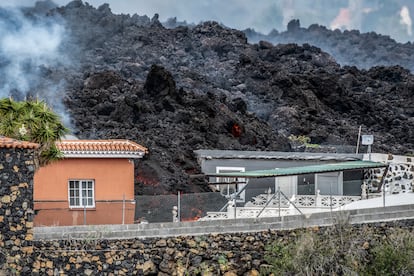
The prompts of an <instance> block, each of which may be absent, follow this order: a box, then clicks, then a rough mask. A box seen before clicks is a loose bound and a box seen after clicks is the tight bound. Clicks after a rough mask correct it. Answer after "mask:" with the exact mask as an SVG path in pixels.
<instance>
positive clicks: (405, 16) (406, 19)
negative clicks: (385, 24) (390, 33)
mask: <svg viewBox="0 0 414 276" xmlns="http://www.w3.org/2000/svg"><path fill="white" fill-rule="evenodd" d="M400 17H401V19H400V23H401V24H402V25H405V26H406V28H407V34H408V35H409V36H411V35H412V29H411V25H412V21H411V17H410V10H409V9H408V8H407V7H406V6H403V7H402V8H401V11H400Z"/></svg>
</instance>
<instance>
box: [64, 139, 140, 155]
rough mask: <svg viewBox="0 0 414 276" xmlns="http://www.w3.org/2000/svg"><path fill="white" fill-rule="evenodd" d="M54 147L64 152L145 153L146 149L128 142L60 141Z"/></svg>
mask: <svg viewBox="0 0 414 276" xmlns="http://www.w3.org/2000/svg"><path fill="white" fill-rule="evenodd" d="M56 146H57V148H58V149H60V150H61V151H63V152H64V153H65V152H69V151H70V152H73V151H76V152H102V153H105V152H108V153H109V152H124V153H135V152H140V153H142V152H143V153H147V152H148V149H147V148H145V147H143V146H141V145H139V144H137V143H135V142H132V141H129V140H62V141H60V142H56Z"/></svg>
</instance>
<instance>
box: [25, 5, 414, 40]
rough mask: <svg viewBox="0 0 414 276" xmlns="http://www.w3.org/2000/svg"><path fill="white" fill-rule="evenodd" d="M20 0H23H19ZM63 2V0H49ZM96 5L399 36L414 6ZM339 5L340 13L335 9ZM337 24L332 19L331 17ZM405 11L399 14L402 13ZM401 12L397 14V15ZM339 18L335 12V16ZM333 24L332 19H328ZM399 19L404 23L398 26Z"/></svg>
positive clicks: (240, 24) (239, 25) (261, 28)
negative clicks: (315, 25)
mask: <svg viewBox="0 0 414 276" xmlns="http://www.w3.org/2000/svg"><path fill="white" fill-rule="evenodd" d="M20 1H24V0H20ZM54 1H55V3H57V4H59V5H65V4H67V3H68V2H69V0H54ZM87 2H88V3H89V4H91V5H92V6H95V7H98V6H100V5H102V4H104V3H109V5H110V8H111V9H112V12H113V13H116V14H121V13H127V14H131V15H132V14H134V13H137V14H139V15H148V16H149V17H152V16H153V15H154V14H155V13H158V14H159V19H160V21H162V22H163V21H164V22H165V21H167V20H168V19H169V18H174V17H175V18H177V20H178V21H186V22H187V23H200V22H201V21H208V20H215V21H218V22H220V23H222V24H224V25H226V26H228V27H231V28H236V29H239V30H244V29H247V28H252V29H254V30H256V31H257V32H261V33H263V34H268V33H269V32H270V31H272V30H273V29H276V30H278V31H284V30H286V25H287V23H288V22H289V21H290V20H291V19H299V20H300V22H301V26H303V27H308V26H309V25H311V24H319V25H323V26H331V27H332V28H337V27H338V26H339V27H340V28H341V29H358V30H360V31H361V32H371V31H375V32H377V33H380V34H383V35H389V36H391V37H392V38H394V39H397V40H398V41H400V42H406V41H408V40H410V39H411V38H412V37H411V36H410V35H409V34H408V30H411V28H410V27H408V25H407V22H406V21H405V20H406V18H408V17H404V18H405V19H404V23H399V20H400V14H399V12H400V10H401V11H403V10H402V8H403V6H405V7H406V9H404V13H405V12H406V11H408V10H411V11H412V10H413V9H414V1H412V0H314V1H309V0H279V1H274V0H260V1H257V0H226V1H222V0H197V1H194V0H174V1H166V0H151V1H148V0H87ZM341 9H342V14H341ZM338 16H339V17H348V18H349V19H346V18H343V21H342V23H341V21H340V20H339V22H338V23H341V24H339V25H337V24H334V23H335V22H334V21H335V18H337V17H338ZM404 16H405V15H404ZM401 17H402V15H401ZM338 19H339V18H338ZM331 24H333V25H331ZM401 24H404V26H405V29H404V30H402V28H401Z"/></svg>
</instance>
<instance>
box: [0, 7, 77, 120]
mask: <svg viewBox="0 0 414 276" xmlns="http://www.w3.org/2000/svg"><path fill="white" fill-rule="evenodd" d="M29 15H30V16H27V15H24V14H23V12H22V10H21V9H19V8H17V7H12V6H8V7H5V6H4V7H0V97H2V98H3V97H10V96H11V97H13V98H14V99H16V100H24V99H27V98H38V99H39V100H44V101H46V102H47V103H48V104H49V105H50V106H51V107H52V108H53V109H54V110H55V111H56V112H57V113H59V114H60V115H61V117H62V120H63V121H64V123H65V125H66V126H68V127H70V125H69V121H70V120H69V116H68V115H67V114H66V113H65V111H64V110H65V108H64V105H63V102H62V99H63V96H64V95H63V93H64V92H65V89H64V87H65V82H64V81H63V80H62V78H59V77H58V76H57V75H56V68H59V67H65V66H70V64H71V62H70V60H69V58H68V57H67V56H66V54H65V52H64V51H63V48H62V47H61V46H62V42H63V41H64V38H65V28H64V26H63V24H61V23H60V22H56V21H51V19H48V18H46V17H43V16H41V15H36V14H33V13H29Z"/></svg>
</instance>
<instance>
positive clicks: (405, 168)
mask: <svg viewBox="0 0 414 276" xmlns="http://www.w3.org/2000/svg"><path fill="white" fill-rule="evenodd" d="M373 161H378V162H386V163H387V164H388V169H387V172H386V174H385V176H384V172H385V168H381V169H372V170H367V173H366V175H365V179H366V184H367V188H368V191H369V192H376V191H377V190H378V186H380V183H381V180H382V177H383V176H384V180H383V182H384V186H385V192H386V193H387V194H399V193H408V192H413V191H414V189H413V186H414V157H410V156H398V155H385V154H373Z"/></svg>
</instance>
